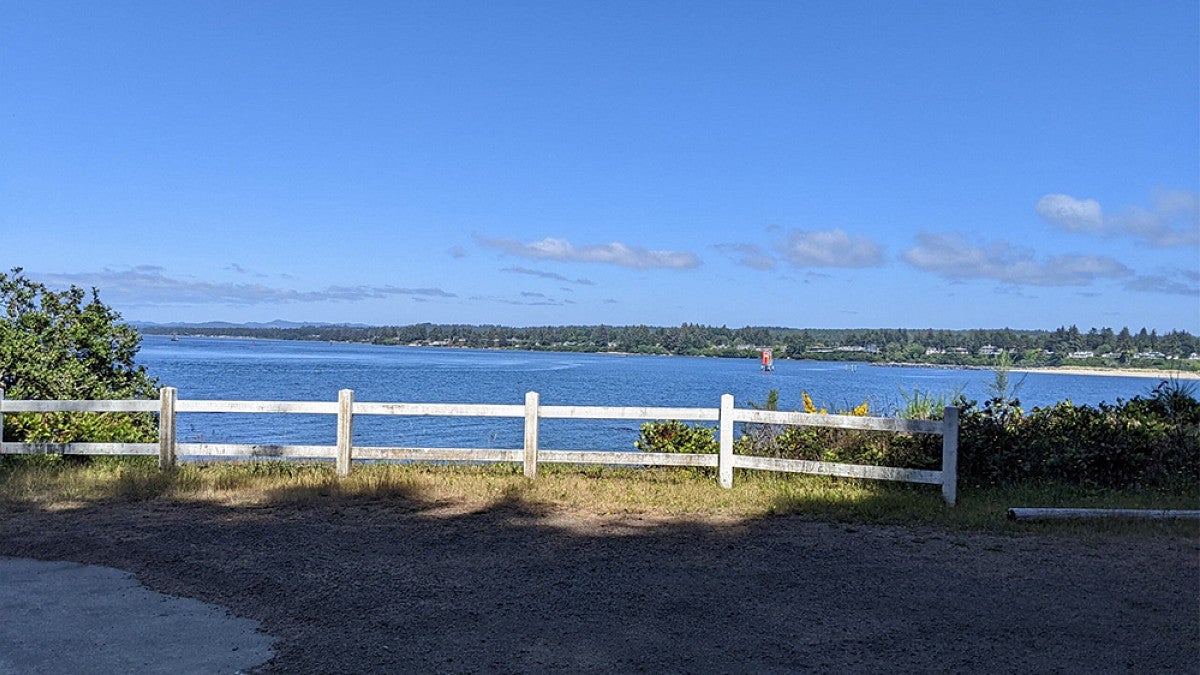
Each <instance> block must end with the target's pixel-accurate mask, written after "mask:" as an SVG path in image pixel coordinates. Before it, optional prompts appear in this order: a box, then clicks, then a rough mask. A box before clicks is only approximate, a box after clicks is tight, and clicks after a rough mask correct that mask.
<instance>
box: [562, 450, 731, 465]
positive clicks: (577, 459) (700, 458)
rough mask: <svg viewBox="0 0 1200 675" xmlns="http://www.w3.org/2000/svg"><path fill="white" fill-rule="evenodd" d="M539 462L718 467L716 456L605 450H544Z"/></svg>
mask: <svg viewBox="0 0 1200 675" xmlns="http://www.w3.org/2000/svg"><path fill="white" fill-rule="evenodd" d="M538 460H539V461H542V462H555V463H558V464H612V465H615V466H707V467H715V466H716V465H717V456H716V455H694V454H683V453H678V454H677V453H672V452H609V451H605V450H542V451H541V452H539V453H538Z"/></svg>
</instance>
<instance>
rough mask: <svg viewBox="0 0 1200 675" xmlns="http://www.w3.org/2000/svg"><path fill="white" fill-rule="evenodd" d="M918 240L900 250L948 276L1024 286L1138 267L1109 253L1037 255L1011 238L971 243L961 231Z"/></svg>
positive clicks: (1079, 282) (1086, 279)
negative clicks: (1011, 240)
mask: <svg viewBox="0 0 1200 675" xmlns="http://www.w3.org/2000/svg"><path fill="white" fill-rule="evenodd" d="M917 242H918V246H916V247H915V248H910V249H908V250H906V251H904V253H903V254H901V257H902V258H903V259H904V261H905V262H907V263H908V264H910V265H912V266H914V267H917V268H919V269H923V270H926V271H930V272H936V273H938V274H941V275H942V276H944V277H947V278H949V279H993V280H995V281H1000V282H1003V283H1008V284H1016V285H1024V286H1086V285H1088V284H1090V283H1092V282H1093V281H1096V280H1098V279H1117V278H1122V277H1127V276H1130V275H1131V274H1132V273H1133V272H1132V270H1130V269H1129V268H1128V267H1126V266H1125V265H1123V264H1121V263H1120V262H1118V261H1117V260H1115V259H1113V258H1110V257H1108V256H1085V255H1058V256H1051V257H1049V258H1046V259H1044V260H1037V259H1036V257H1035V256H1034V254H1033V252H1031V251H1028V250H1024V249H1017V248H1014V247H1012V246H1010V245H1009V244H1008V243H1007V242H1004V241H996V242H993V243H991V244H987V245H986V246H973V245H971V244H968V243H967V242H966V241H965V240H964V239H963V237H962V235H959V234H957V233H947V234H929V233H923V234H920V235H918V236H917Z"/></svg>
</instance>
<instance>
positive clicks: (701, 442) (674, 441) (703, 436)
mask: <svg viewBox="0 0 1200 675" xmlns="http://www.w3.org/2000/svg"><path fill="white" fill-rule="evenodd" d="M633 445H634V447H636V448H637V449H638V450H641V451H642V452H678V453H698V454H715V453H716V452H717V450H718V449H719V446H718V443H717V438H716V430H715V429H713V428H712V427H704V426H692V425H690V424H684V423H683V422H680V421H679V420H670V421H667V422H646V423H645V424H643V425H642V432H641V435H639V436H638V439H637V440H636V441H634V442H633Z"/></svg>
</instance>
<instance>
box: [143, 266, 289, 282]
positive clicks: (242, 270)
mask: <svg viewBox="0 0 1200 675" xmlns="http://www.w3.org/2000/svg"><path fill="white" fill-rule="evenodd" d="M134 269H144V267H142V268H136V267H135V268H134ZM225 270H226V271H229V272H236V273H238V274H245V275H248V276H252V277H257V278H259V279H265V278H267V275H265V274H263V273H262V272H255V271H254V270H249V269H246V268H245V267H242V266H241V265H239V264H237V263H229V264H228V265H226V266H225ZM157 271H159V272H161V271H163V270H162V268H157Z"/></svg>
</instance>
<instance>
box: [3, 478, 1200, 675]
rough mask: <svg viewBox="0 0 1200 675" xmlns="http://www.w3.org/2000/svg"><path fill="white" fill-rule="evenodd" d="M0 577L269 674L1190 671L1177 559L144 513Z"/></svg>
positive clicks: (121, 516)
mask: <svg viewBox="0 0 1200 675" xmlns="http://www.w3.org/2000/svg"><path fill="white" fill-rule="evenodd" d="M0 555H7V556H19V557H30V558H39V559H45V560H71V561H77V562H82V563H88V564H96V565H107V566H112V567H117V568H120V569H123V570H127V571H129V572H132V573H133V574H135V575H136V576H137V577H138V578H139V579H140V580H141V581H142V582H143V583H145V584H146V585H147V586H149V587H150V588H152V589H154V590H156V591H160V592H164V593H168V594H172V595H178V596H184V597H190V598H197V599H200V600H203V601H207V602H213V603H218V604H220V605H223V606H225V607H227V608H229V609H230V611H232V612H233V613H234V614H237V615H239V616H244V617H250V618H254V619H258V620H260V621H261V622H262V624H263V630H264V631H265V632H267V633H269V634H271V635H274V636H277V637H279V638H280V641H279V642H278V643H277V644H276V645H275V647H276V656H275V658H274V659H273V660H272V661H270V662H269V663H267V664H266V665H265V666H264V670H265V671H266V672H288V673H298V672H300V673H317V672H320V673H335V672H348V673H349V672H353V673H364V672H542V671H550V670H555V671H569V672H620V673H626V672H637V671H650V672H681V673H697V672H700V673H708V672H712V673H729V672H755V673H762V672H766V673H770V672H796V671H825V672H829V671H876V672H880V671H887V672H911V671H922V672H985V671H986V672H1062V673H1072V672H1080V673H1084V672H1086V673H1094V672H1137V673H1146V672H1171V673H1185V672H1200V548H1198V546H1197V544H1196V540H1195V539H1190V540H1188V539H1170V538H1152V539H1151V538H1146V539H1137V538H1130V537H1128V536H1124V537H1115V536H1113V537H1102V536H1087V537H1080V536H1063V535H1045V534H1040V535H1022V536H1015V537H1014V536H1002V535H989V534H976V533H963V532H957V531H948V530H938V529H911V528H899V527H878V526H847V525H845V524H831V523H822V522H812V521H809V520H806V519H803V518H800V517H795V516H787V517H774V518H768V519H765V520H759V521H750V522H736V521H731V520H723V519H719V518H702V519H691V520H687V519H683V520H680V519H662V518H646V517H638V516H628V515H625V516H597V515H589V514H582V513H573V512H568V511H561V510H541V509H537V508H533V507H530V506H528V505H526V504H522V503H518V502H511V503H500V504H494V505H491V506H488V507H480V508H478V509H474V510H472V509H464V508H461V507H453V508H452V507H445V506H438V505H434V504H421V503H418V502H409V501H405V500H393V501H387V502H384V501H359V502H347V501H341V502H337V503H332V502H328V503H323V502H319V501H318V502H316V503H311V502H310V503H294V504H279V505H274V506H266V507H263V506H257V507H245V506H242V507H235V506H222V505H206V504H179V503H159V502H143V503H134V504H113V505H105V506H98V507H89V508H84V509H79V510H63V511H47V510H40V509H34V508H20V509H17V510H13V509H11V508H10V509H8V510H3V511H0ZM131 629H134V630H136V628H134V627H131Z"/></svg>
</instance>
